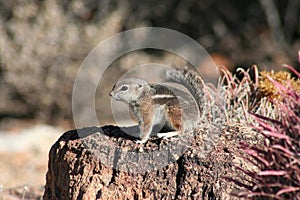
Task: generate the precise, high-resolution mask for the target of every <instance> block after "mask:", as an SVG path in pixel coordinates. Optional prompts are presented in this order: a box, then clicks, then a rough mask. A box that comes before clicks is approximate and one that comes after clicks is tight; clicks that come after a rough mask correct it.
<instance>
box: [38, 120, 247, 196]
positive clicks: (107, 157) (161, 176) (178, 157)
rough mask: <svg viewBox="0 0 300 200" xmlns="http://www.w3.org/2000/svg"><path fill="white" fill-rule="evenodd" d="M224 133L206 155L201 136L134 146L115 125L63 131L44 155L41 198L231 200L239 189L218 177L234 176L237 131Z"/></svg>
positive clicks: (154, 140)
mask: <svg viewBox="0 0 300 200" xmlns="http://www.w3.org/2000/svg"><path fill="white" fill-rule="evenodd" d="M228 129H230V127H228V128H227V130H223V133H222V134H220V135H219V136H218V137H219V140H218V143H217V144H215V145H214V146H213V148H211V149H210V150H209V152H207V153H206V154H203V149H205V148H206V147H205V146H204V145H203V142H200V141H203V140H205V138H204V137H203V134H193V135H191V136H188V137H186V138H187V140H186V141H184V140H182V138H180V137H173V138H169V139H165V140H162V139H158V138H151V139H150V140H149V141H148V142H147V143H146V144H136V143H135V142H134V138H132V137H131V136H128V135H127V134H126V133H124V130H121V129H120V128H119V127H115V126H105V127H101V128H100V127H90V128H84V129H80V130H72V131H68V132H66V133H64V134H63V135H62V136H61V137H60V138H59V140H58V141H57V142H56V143H55V144H54V145H53V146H52V148H51V150H50V152H49V163H48V172H47V175H46V179H47V181H46V186H45V192H44V196H43V198H44V199H64V200H68V199H234V198H233V197H232V196H230V193H232V192H237V191H238V190H239V189H240V188H238V186H236V185H234V183H232V182H228V181H226V179H224V178H222V177H223V176H235V175H236V173H237V172H236V170H234V167H233V163H234V162H236V161H239V163H244V161H243V158H242V156H241V154H240V153H239V152H240V151H239V150H238V147H237V145H236V144H237V143H238V140H239V139H240V138H239V137H240V135H241V134H240V131H238V130H237V129H238V128H237V127H234V129H236V130H235V132H233V134H232V132H231V131H230V132H229V133H230V134H228ZM197 131H198V132H201V131H202V132H203V130H197ZM204 132H205V131H204ZM239 134H240V135H239ZM229 135H230V137H228V136H229ZM185 147H187V148H185ZM149 152H154V153H149ZM242 165H243V164H242Z"/></svg>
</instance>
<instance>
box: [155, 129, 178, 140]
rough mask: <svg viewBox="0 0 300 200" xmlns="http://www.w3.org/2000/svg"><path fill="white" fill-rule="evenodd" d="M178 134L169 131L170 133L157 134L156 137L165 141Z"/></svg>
mask: <svg viewBox="0 0 300 200" xmlns="http://www.w3.org/2000/svg"><path fill="white" fill-rule="evenodd" d="M179 133H180V132H179V131H171V132H166V133H157V137H159V138H163V139H167V138H170V137H174V136H176V135H179Z"/></svg>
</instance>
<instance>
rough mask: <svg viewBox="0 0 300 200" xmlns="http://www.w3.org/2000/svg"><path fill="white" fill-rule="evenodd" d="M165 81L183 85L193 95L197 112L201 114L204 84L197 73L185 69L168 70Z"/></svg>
mask: <svg viewBox="0 0 300 200" xmlns="http://www.w3.org/2000/svg"><path fill="white" fill-rule="evenodd" d="M166 78H167V81H171V82H175V83H179V84H182V85H184V86H185V87H186V88H187V89H188V90H189V91H190V93H191V94H192V95H193V97H194V99H195V100H196V102H197V105H198V107H199V111H200V112H201V113H202V112H203V106H204V104H205V102H204V88H205V83H204V81H203V79H202V77H201V75H200V74H199V73H197V72H194V71H191V70H186V69H169V70H167V71H166Z"/></svg>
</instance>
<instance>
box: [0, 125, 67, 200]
mask: <svg viewBox="0 0 300 200" xmlns="http://www.w3.org/2000/svg"><path fill="white" fill-rule="evenodd" d="M15 127H19V128H10V129H7V130H0V160H1V162H0V199H1V200H2V199H3V200H7V199H22V198H23V197H24V199H37V198H40V197H41V196H42V194H43V191H44V185H45V182H46V180H45V177H46V172H47V164H48V152H49V149H50V148H51V146H52V144H54V143H55V141H56V140H57V139H58V138H59V136H60V135H61V134H62V133H63V132H64V128H62V127H57V126H50V125H46V124H30V125H28V124H27V125H24V124H22V125H21V126H15Z"/></svg>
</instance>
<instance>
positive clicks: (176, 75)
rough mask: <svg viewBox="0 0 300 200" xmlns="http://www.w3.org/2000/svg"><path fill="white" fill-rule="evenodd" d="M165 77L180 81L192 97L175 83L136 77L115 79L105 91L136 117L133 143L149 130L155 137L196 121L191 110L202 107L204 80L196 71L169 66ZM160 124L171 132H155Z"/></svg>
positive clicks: (142, 140)
mask: <svg viewBox="0 0 300 200" xmlns="http://www.w3.org/2000/svg"><path fill="white" fill-rule="evenodd" d="M166 77H167V81H171V82H175V83H179V84H182V85H184V86H185V87H186V88H187V89H188V90H189V92H190V93H191V94H192V96H193V98H192V97H191V95H190V94H188V93H186V92H184V91H182V90H179V89H176V88H175V87H170V86H167V85H166V84H149V83H147V82H146V81H145V80H142V79H136V78H129V79H123V80H120V81H118V82H117V83H116V84H115V85H114V87H113V88H112V90H111V91H110V93H109V95H110V96H111V97H112V98H113V99H115V100H117V101H123V102H125V103H127V104H128V105H129V111H130V114H131V115H132V116H133V118H135V119H136V120H137V121H138V123H139V128H140V133H139V137H140V140H138V141H137V143H145V142H147V140H148V139H149V137H150V135H151V134H153V133H155V134H157V136H158V137H170V136H173V135H177V134H178V132H182V131H185V130H187V129H189V128H191V127H193V126H194V124H195V123H196V121H197V119H195V111H198V110H199V111H200V113H201V111H202V106H203V102H204V100H203V96H204V93H203V88H204V86H205V84H204V81H203V80H202V78H201V76H200V75H199V74H197V73H196V72H193V71H188V70H185V69H172V70H171V69H170V70H167V71H166ZM195 101H196V103H195ZM197 114H199V112H197ZM162 127H164V128H166V129H168V130H173V132H169V133H158V132H159V131H160V130H161V128H162Z"/></svg>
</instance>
